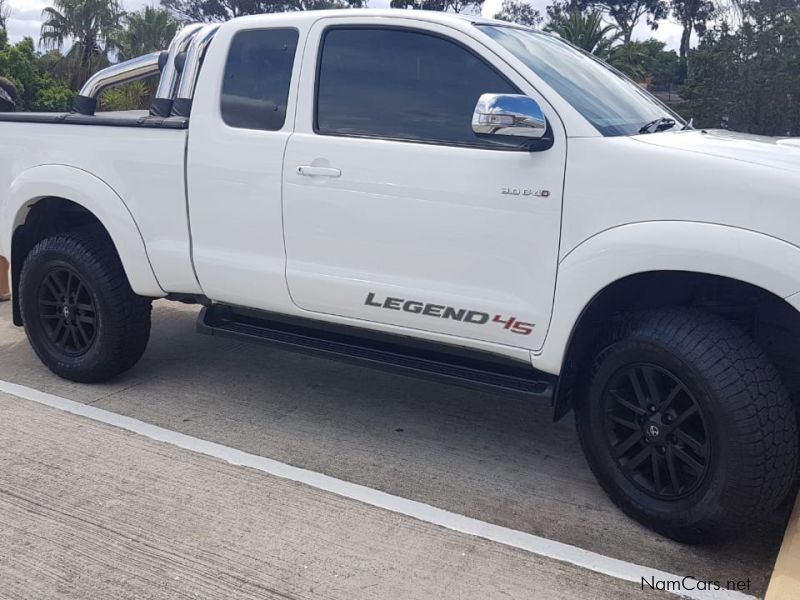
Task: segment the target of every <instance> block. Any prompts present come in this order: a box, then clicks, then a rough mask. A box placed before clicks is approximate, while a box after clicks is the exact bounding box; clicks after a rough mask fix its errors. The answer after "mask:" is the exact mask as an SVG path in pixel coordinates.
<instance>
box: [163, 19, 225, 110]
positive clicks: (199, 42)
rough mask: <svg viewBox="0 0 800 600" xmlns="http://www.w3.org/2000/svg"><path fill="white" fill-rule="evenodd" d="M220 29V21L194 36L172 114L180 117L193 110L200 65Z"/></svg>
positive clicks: (205, 27) (206, 26) (204, 27)
mask: <svg viewBox="0 0 800 600" xmlns="http://www.w3.org/2000/svg"><path fill="white" fill-rule="evenodd" d="M218 29H219V23H216V24H212V25H204V26H203V28H202V29H201V30H200V31H199V32H198V33H197V35H195V36H194V37H193V38H192V42H191V44H189V49H188V50H187V51H186V61H185V64H184V67H183V73H182V74H181V81H180V83H179V84H178V91H177V92H176V94H175V102H173V104H172V114H173V115H175V116H179V117H188V116H189V114H190V113H191V112H192V97H193V96H194V88H195V86H196V85H197V78H198V76H199V75H200V66H201V65H202V64H203V58H204V57H205V53H206V49H207V48H208V45H209V44H210V43H211V40H213V39H214V36H215V35H216V34H217V30H218Z"/></svg>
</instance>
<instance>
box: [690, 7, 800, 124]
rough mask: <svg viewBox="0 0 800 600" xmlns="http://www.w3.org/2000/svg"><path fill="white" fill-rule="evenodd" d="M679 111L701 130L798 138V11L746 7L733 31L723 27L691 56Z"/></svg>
mask: <svg viewBox="0 0 800 600" xmlns="http://www.w3.org/2000/svg"><path fill="white" fill-rule="evenodd" d="M682 96H684V97H685V98H686V99H687V100H688V102H689V105H688V109H685V110H684V112H685V113H686V114H687V115H690V116H693V117H695V120H696V122H697V123H698V124H699V125H700V126H705V127H717V126H719V125H720V123H721V122H722V121H723V120H725V122H726V123H727V124H728V125H729V126H730V127H731V129H736V130H738V131H748V132H752V133H761V134H766V135H787V134H788V135H793V136H798V135H800V109H799V107H800V6H799V5H798V2H796V1H793V2H786V1H785V0H762V1H761V2H753V3H750V4H748V5H747V6H746V7H745V8H744V11H743V17H742V23H741V26H740V27H738V28H737V29H734V28H732V27H731V26H730V25H728V24H722V25H720V26H718V27H716V28H714V29H712V30H711V31H709V32H708V33H707V35H706V36H705V37H704V38H703V40H702V42H701V43H700V45H699V47H698V48H697V49H696V50H695V51H694V52H693V53H692V69H691V71H690V73H689V78H688V80H687V82H686V86H685V88H684V90H683V92H682Z"/></svg>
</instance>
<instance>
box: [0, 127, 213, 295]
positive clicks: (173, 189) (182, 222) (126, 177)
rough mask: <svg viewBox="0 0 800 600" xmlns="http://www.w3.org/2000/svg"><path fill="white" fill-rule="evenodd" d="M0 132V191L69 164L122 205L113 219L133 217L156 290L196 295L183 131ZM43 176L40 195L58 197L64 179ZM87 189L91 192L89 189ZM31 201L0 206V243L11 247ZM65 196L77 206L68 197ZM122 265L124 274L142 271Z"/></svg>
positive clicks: (80, 129)
mask: <svg viewBox="0 0 800 600" xmlns="http://www.w3.org/2000/svg"><path fill="white" fill-rule="evenodd" d="M0 127H1V128H2V140H3V142H2V146H0V190H9V189H10V187H11V186H12V185H14V182H15V181H16V180H17V179H18V178H20V177H21V176H23V175H24V174H25V173H26V172H27V171H28V170H30V169H33V168H34V167H40V166H43V165H63V166H69V167H72V168H73V169H77V170H79V171H82V172H85V173H87V174H91V175H92V176H94V177H95V178H96V179H99V180H100V181H102V182H103V183H105V185H106V186H107V187H108V188H109V189H110V190H111V192H112V193H113V194H114V195H116V196H117V197H118V199H119V200H120V201H121V202H120V203H119V204H118V205H117V206H116V209H113V210H112V209H110V208H109V209H108V210H109V211H110V212H111V214H114V215H118V217H117V218H120V219H123V218H125V216H126V214H127V218H128V219H132V222H131V225H132V226H133V227H134V231H135V230H137V229H138V233H139V234H140V236H141V239H142V240H144V244H145V246H146V248H147V256H149V258H150V264H149V266H152V273H153V274H154V275H155V278H156V279H157V280H158V282H159V284H160V289H163V290H167V291H175V292H186V293H198V292H199V291H200V289H199V286H198V285H197V281H196V279H195V277H194V273H193V271H192V265H191V261H190V259H189V230H188V224H187V216H186V200H185V191H184V182H183V179H184V176H183V159H184V148H185V144H186V132H185V131H174V130H159V129H143V128H136V127H96V126H80V125H46V124H34V123H2V124H0ZM43 176H45V177H48V179H44V180H37V181H38V183H39V185H38V187H37V190H38V192H37V194H38V197H44V196H57V197H63V195H64V194H63V193H60V192H59V187H60V185H61V184H63V183H64V182H63V181H61V180H60V179H53V178H51V176H50V175H43ZM40 177H41V176H40ZM32 179H36V177H35V176H33V175H29V176H27V178H26V181H30V180H32ZM48 185H52V188H48ZM84 191H85V192H87V193H88V190H84ZM34 199H38V198H34V197H30V198H24V197H17V198H16V203H17V204H18V205H16V206H15V205H14V203H13V202H12V203H11V204H9V203H8V201H9V200H11V199H10V198H8V199H7V202H6V203H4V205H3V209H2V210H3V214H4V219H3V224H4V228H3V229H4V234H5V235H4V236H3V239H5V240H6V242H5V243H6V244H8V245H10V240H11V231H13V230H12V229H11V227H10V226H11V224H13V223H17V218H18V211H19V210H23V207H24V206H25V204H26V203H28V202H30V201H31V200H34ZM66 199H67V200H73V201H77V200H76V199H75V198H70V197H67V198H66ZM95 200H96V201H99V200H100V199H95ZM2 201H3V198H2V197H0V202H2ZM5 215H8V216H5ZM95 216H98V217H100V215H97V214H96V215H95ZM6 219H8V220H6ZM104 224H105V222H104ZM106 228H107V229H108V225H106ZM4 251H6V252H7V250H4ZM123 252H124V251H123ZM124 264H125V267H126V271H130V270H133V269H136V268H141V267H139V266H137V267H134V266H132V265H128V264H127V263H124ZM142 267H145V265H142ZM134 289H135V290H136V291H137V292H139V293H142V294H145V293H147V294H148V295H156V294H153V293H152V292H154V291H155V290H153V289H151V290H150V291H149V292H148V291H147V290H145V289H136V288H134ZM160 294H163V291H162V292H160Z"/></svg>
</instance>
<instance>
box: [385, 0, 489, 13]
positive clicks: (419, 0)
mask: <svg viewBox="0 0 800 600" xmlns="http://www.w3.org/2000/svg"><path fill="white" fill-rule="evenodd" d="M482 6H483V0H392V2H391V7H392V8H413V9H417V10H438V11H440V12H454V13H462V12H464V11H470V12H477V13H480V11H481V7H482Z"/></svg>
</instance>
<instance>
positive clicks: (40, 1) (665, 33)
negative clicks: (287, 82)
mask: <svg viewBox="0 0 800 600" xmlns="http://www.w3.org/2000/svg"><path fill="white" fill-rule="evenodd" d="M551 3H552V0H531V4H532V5H533V6H535V7H536V8H538V9H539V10H540V11H542V14H544V8H545V6H547V5H548V4H551ZM146 4H153V5H156V6H157V5H158V2H157V1H155V0H122V5H123V6H124V7H125V10H129V11H134V10H137V9H139V8H141V7H143V6H145V5H146ZM501 4H502V0H485V2H484V5H483V14H484V15H485V16H489V17H491V16H493V15H494V14H495V13H496V12H497V11H498V10H499V8H500V5H501ZM10 5H11V11H12V12H11V18H10V19H9V21H8V35H9V38H10V39H11V41H12V42H18V41H19V40H21V39H22V38H23V37H25V36H30V37H32V38H33V39H34V41H38V39H39V27H40V26H41V23H42V21H41V15H42V9H43V8H44V7H45V6H48V5H49V2H48V1H46V0H10ZM369 6H371V7H373V8H380V7H387V6H389V0H369ZM650 37H656V38H658V39H660V40H663V41H664V42H666V44H667V47H668V48H671V49H673V50H676V49H677V48H678V46H679V45H680V39H681V28H680V26H679V25H677V24H676V23H672V22H667V21H663V22H662V23H661V25H660V26H659V28H658V30H656V31H650V28H649V27H647V25H645V24H641V25H639V27H638V28H637V30H636V31H635V33H634V38H635V39H647V38H650Z"/></svg>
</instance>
